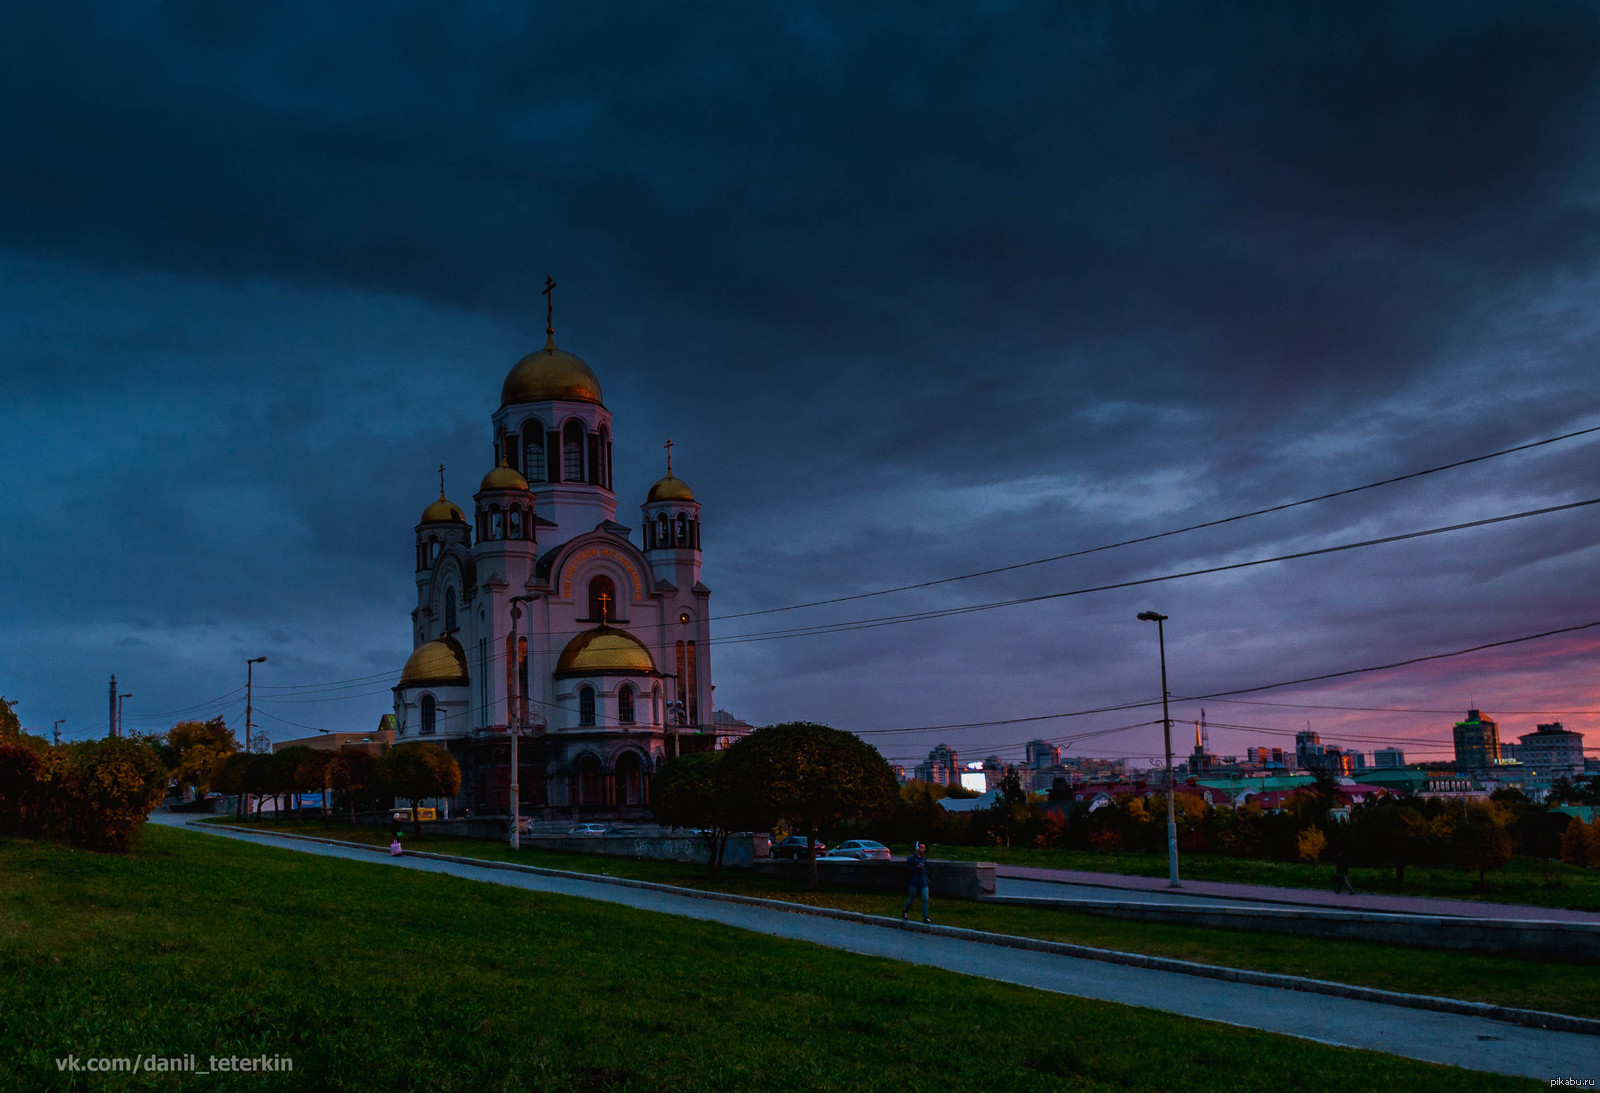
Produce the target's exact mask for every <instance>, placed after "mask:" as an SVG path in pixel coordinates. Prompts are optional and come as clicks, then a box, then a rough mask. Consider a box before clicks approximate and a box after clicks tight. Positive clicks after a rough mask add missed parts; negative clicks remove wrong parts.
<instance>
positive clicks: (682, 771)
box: [650, 751, 733, 876]
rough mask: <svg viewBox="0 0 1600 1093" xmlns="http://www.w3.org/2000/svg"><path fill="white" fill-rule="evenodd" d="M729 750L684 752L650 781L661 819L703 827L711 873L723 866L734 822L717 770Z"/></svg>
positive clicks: (653, 802)
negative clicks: (719, 790) (719, 783)
mask: <svg viewBox="0 0 1600 1093" xmlns="http://www.w3.org/2000/svg"><path fill="white" fill-rule="evenodd" d="M725 754H726V753H725V752H720V751H703V752H691V753H690V754H688V755H680V756H678V757H677V758H676V759H672V760H670V761H669V762H668V763H667V765H666V766H664V767H662V768H661V771H660V773H659V774H657V775H656V776H655V778H654V779H652V780H651V782H650V807H651V808H652V809H653V810H654V812H655V815H656V819H657V820H658V821H659V822H661V823H663V824H666V825H667V826H668V827H691V828H697V829H698V830H699V831H700V835H701V838H702V839H704V840H705V844H706V855H707V857H706V872H707V873H709V874H710V875H711V876H716V875H717V872H718V870H720V869H721V868H722V859H723V855H724V854H725V852H726V851H727V848H728V835H729V832H730V830H731V829H732V826H733V814H732V812H731V811H730V809H729V807H728V806H729V804H730V803H731V802H730V801H729V800H728V795H727V794H724V793H719V792H718V787H717V771H718V768H719V767H720V765H721V762H722V757H723V755H725Z"/></svg>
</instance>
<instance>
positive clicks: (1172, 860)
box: [1139, 611, 1183, 888]
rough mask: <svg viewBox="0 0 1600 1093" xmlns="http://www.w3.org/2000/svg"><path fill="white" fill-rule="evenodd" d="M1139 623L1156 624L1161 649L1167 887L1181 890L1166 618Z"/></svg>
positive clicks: (1155, 615) (1149, 616)
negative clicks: (1169, 702)
mask: <svg viewBox="0 0 1600 1093" xmlns="http://www.w3.org/2000/svg"><path fill="white" fill-rule="evenodd" d="M1139 621H1140V622H1153V623H1155V624H1156V643H1157V645H1158V646H1159V647H1160V649H1161V726H1162V733H1163V735H1164V736H1165V737H1166V744H1167V874H1168V881H1167V887H1169V888H1182V887H1183V885H1181V884H1179V883H1178V812H1177V806H1176V805H1175V804H1174V801H1173V787H1172V713H1171V711H1170V710H1169V709H1168V708H1167V631H1166V626H1165V625H1164V624H1165V623H1166V621H1167V616H1165V615H1163V614H1161V613H1160V612H1159V611H1141V612H1139Z"/></svg>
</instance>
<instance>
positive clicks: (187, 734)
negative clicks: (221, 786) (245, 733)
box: [164, 717, 239, 797]
mask: <svg viewBox="0 0 1600 1093" xmlns="http://www.w3.org/2000/svg"><path fill="white" fill-rule="evenodd" d="M166 744H167V746H168V747H169V748H170V749H171V750H172V754H171V755H170V756H164V758H166V759H167V763H168V765H169V767H170V768H171V770H172V773H173V776H174V777H175V778H177V780H178V792H179V793H180V794H181V793H182V792H183V790H184V789H185V788H186V787H193V788H194V792H195V796H196V797H204V796H205V795H206V794H207V793H209V792H210V791H211V785H212V783H213V782H214V781H215V780H216V776H217V772H218V771H219V770H221V768H222V764H223V761H224V760H226V759H227V757H228V756H230V755H232V754H234V753H235V752H237V751H238V750H239V741H238V740H237V739H236V738H235V737H234V735H233V730H232V729H230V728H228V723H227V722H226V721H224V720H223V719H222V718H220V717H213V718H212V719H211V720H210V721H180V722H178V723H177V724H176V725H174V726H172V728H170V729H168V730H167V734H166Z"/></svg>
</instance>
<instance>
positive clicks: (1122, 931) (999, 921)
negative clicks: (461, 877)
mask: <svg viewBox="0 0 1600 1093" xmlns="http://www.w3.org/2000/svg"><path fill="white" fill-rule="evenodd" d="M230 822H231V821H230ZM261 827H262V828H263V829H266V830H273V829H274V828H278V829H280V830H284V831H296V832H299V833H302V834H307V835H314V836H317V837H319V838H327V837H334V838H345V839H352V840H357V841H362V842H367V843H372V844H376V845H388V841H389V834H388V830H387V829H383V830H377V829H373V828H349V827H334V828H332V829H324V828H323V827H322V825H321V824H320V823H318V822H310V823H305V824H301V825H296V824H293V823H285V824H283V825H281V828H280V827H279V825H275V824H273V823H270V822H267V823H263V824H261ZM405 844H406V845H407V846H408V847H410V848H412V849H414V850H430V851H437V852H439V853H445V854H458V855H461V856H464V857H482V858H489V859H492V860H496V861H517V862H521V863H523V864H526V865H536V866H543V867H546V868H550V869H566V870H571V871H573V872H584V873H606V874H609V875H610V876H614V877H630V878H633V879H636V880H649V881H655V882H657V883H660V884H677V885H685V886H689V887H696V888H710V889H713V890H715V891H723V892H732V893H736V894H739V895H747V896H759V897H762V898H765V899H783V900H794V901H799V902H806V903H814V904H818V905H821V906H828V907H840V908H844V909H846V910H851V911H862V912H865V913H867V914H880V915H895V914H898V913H899V910H900V906H901V897H899V896H895V895H883V894H878V893H869V892H852V891H843V890H836V891H830V890H824V891H823V892H820V893H810V892H806V891H804V890H803V888H802V887H801V886H799V885H796V884H791V883H786V882H783V881H779V880H771V879H761V878H755V877H751V876H748V875H744V874H740V873H726V874H724V875H723V876H722V877H719V878H717V879H715V880H708V879H707V878H706V876H705V872H704V870H702V869H700V868H698V867H695V866H686V865H680V864H678V863H675V862H657V861H632V860H630V859H627V858H611V857H605V856H602V855H598V854H564V853H561V852H558V851H549V850H534V849H525V850H521V851H517V852H515V853H513V852H512V851H511V850H510V849H509V848H508V847H506V846H504V845H503V844H500V843H490V842H484V841H481V840H469V839H457V838H440V837H430V836H427V835H424V836H420V837H417V836H412V835H410V834H409V833H408V834H407V835H406V837H405ZM936 907H937V909H936V911H935V917H936V918H937V920H938V921H939V922H941V923H944V924H946V925H950V926H964V927H968V928H970V929H974V930H989V931H993V932H995V933H1005V934H1016V935H1020V936H1023V937H1038V938H1044V939H1046V940H1050V941H1067V942H1072V943H1074V944H1078V945H1093V946H1097V947H1099V948H1106V949H1119V950H1122V951H1124V952H1136V953H1147V954H1151V955H1154V956H1172V957H1177V958H1179V959H1183V960H1194V961H1199V962H1200V963H1204V964H1222V965H1226V966H1228V967H1235V968H1251V969H1254V970H1257V971H1265V972H1277V973H1281V974H1284V975H1302V976H1308V977H1310V978H1313V979H1330V980H1333V981H1335V982H1340V983H1353V984H1356V985H1359V986H1366V987H1378V988H1380V989H1383V990H1395V991H1407V992H1410V993H1415V994H1434V995H1442V996H1444V997H1447V998H1462V999H1466V1000H1469V1001H1474V1002H1494V1003H1498V1004H1500V1005H1507V1006H1522V1007H1526V1008H1528V1009H1540V1010H1550V1011H1553V1012H1557V1013H1567V1014H1572V1015H1574V1016H1579V1017H1595V1018H1600V976H1597V975H1596V974H1595V969H1594V968H1591V967H1579V966H1573V965H1569V964H1560V963H1548V962H1541V961H1532V960H1515V959H1510V958H1507V957H1498V956H1487V955H1480V954H1476V953H1457V952H1450V951H1444V950H1432V949H1408V948H1403V947H1399V946H1394V945H1379V944H1374V943H1369V942H1361V941H1346V940H1342V939H1328V938H1301V937H1293V936H1290V935H1286V934H1255V933H1244V932H1240V931H1235V930H1216V929H1203V928H1195V927H1186V926H1169V925H1162V924H1153V923H1139V922H1127V921H1123V920H1120V919H1113V918H1102V917H1100V916H1097V915H1074V914H1063V913H1062V912H1059V911H1050V910H1041V909H1034V908H1027V907H1004V906H992V905H983V904H976V903H962V902H954V901H946V902H939V903H937V904H936Z"/></svg>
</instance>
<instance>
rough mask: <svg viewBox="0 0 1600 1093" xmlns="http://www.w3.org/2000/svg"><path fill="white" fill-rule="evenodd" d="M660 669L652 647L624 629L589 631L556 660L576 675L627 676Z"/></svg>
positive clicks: (559, 666)
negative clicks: (640, 641)
mask: <svg viewBox="0 0 1600 1093" xmlns="http://www.w3.org/2000/svg"><path fill="white" fill-rule="evenodd" d="M655 670H656V662H655V660H654V659H652V658H651V656H650V650H648V649H646V648H645V647H644V646H643V645H640V644H639V641H638V639H637V638H635V637H634V636H633V635H632V634H629V633H628V632H626V631H624V630H613V629H611V628H610V627H609V626H597V627H595V628H594V629H593V630H585V631H584V632H583V633H581V634H579V635H578V636H577V637H575V638H573V639H572V640H571V641H569V642H567V647H566V648H565V649H563V650H562V651H561V659H560V660H558V661H556V671H557V672H558V673H561V672H568V673H571V674H573V675H598V674H602V673H611V672H616V673H620V674H625V675H643V674H645V673H648V672H654V671H655Z"/></svg>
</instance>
